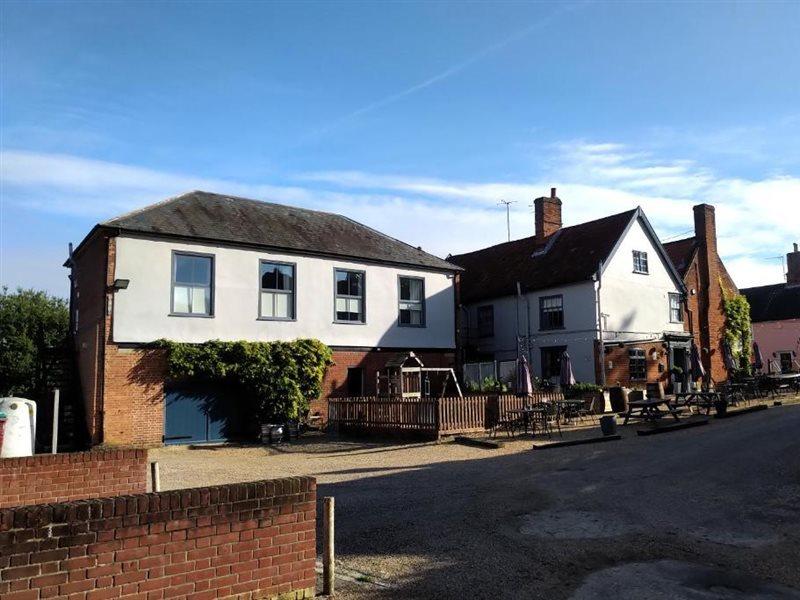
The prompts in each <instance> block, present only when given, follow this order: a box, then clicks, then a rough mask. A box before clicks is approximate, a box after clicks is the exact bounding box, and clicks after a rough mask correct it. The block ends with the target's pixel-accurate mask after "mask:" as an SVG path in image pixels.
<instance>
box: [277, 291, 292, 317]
mask: <svg viewBox="0 0 800 600" xmlns="http://www.w3.org/2000/svg"><path fill="white" fill-rule="evenodd" d="M289 298H290V296H289V294H275V316H276V317H280V318H282V319H288V318H289V316H290V315H289Z"/></svg>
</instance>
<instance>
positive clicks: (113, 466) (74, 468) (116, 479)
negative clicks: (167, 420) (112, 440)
mask: <svg viewBox="0 0 800 600" xmlns="http://www.w3.org/2000/svg"><path fill="white" fill-rule="evenodd" d="M146 491H147V452H146V451H145V450H113V451H106V452H75V453H69V454H39V455H36V456H26V457H20V458H0V508H5V507H8V506H19V505H25V504H46V503H50V502H64V501H67V500H78V499H83V498H101V497H103V496H115V495H120V494H139V493H144V492H146Z"/></svg>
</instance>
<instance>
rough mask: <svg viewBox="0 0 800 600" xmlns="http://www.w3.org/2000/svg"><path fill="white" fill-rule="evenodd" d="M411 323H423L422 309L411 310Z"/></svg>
mask: <svg viewBox="0 0 800 600" xmlns="http://www.w3.org/2000/svg"><path fill="white" fill-rule="evenodd" d="M411 324H412V325H422V311H421V310H412V311H411Z"/></svg>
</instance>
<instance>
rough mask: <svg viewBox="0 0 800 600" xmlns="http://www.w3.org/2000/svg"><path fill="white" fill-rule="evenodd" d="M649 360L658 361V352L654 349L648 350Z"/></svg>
mask: <svg viewBox="0 0 800 600" xmlns="http://www.w3.org/2000/svg"><path fill="white" fill-rule="evenodd" d="M650 360H652V361H653V362H655V361H657V360H658V350H656V349H655V348H653V349H652V350H650Z"/></svg>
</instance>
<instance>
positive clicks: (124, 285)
mask: <svg viewBox="0 0 800 600" xmlns="http://www.w3.org/2000/svg"><path fill="white" fill-rule="evenodd" d="M130 282H131V280H130V279H115V280H114V283H112V284H111V289H112V290H114V291H117V290H127V289H128V284H129V283H130Z"/></svg>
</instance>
